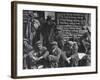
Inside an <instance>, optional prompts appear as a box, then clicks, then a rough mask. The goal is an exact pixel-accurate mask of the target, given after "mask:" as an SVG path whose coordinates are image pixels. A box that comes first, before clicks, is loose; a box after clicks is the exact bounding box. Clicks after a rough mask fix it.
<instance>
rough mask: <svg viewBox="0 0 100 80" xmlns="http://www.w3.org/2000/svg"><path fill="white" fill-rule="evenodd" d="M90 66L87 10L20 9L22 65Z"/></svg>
mask: <svg viewBox="0 0 100 80" xmlns="http://www.w3.org/2000/svg"><path fill="white" fill-rule="evenodd" d="M77 66H91V14H90V13H73V12H52V11H49V12H48V11H34V10H23V69H41V68H59V67H77Z"/></svg>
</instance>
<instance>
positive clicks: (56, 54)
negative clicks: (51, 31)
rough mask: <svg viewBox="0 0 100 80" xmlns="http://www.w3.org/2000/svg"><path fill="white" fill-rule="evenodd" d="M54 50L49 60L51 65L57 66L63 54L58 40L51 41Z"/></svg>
mask: <svg viewBox="0 0 100 80" xmlns="http://www.w3.org/2000/svg"><path fill="white" fill-rule="evenodd" d="M51 46H52V48H51V49H52V50H51V53H50V55H49V62H50V67H53V68H57V67H58V64H59V59H60V56H61V49H60V48H59V47H58V44H57V42H56V41H54V42H51Z"/></svg>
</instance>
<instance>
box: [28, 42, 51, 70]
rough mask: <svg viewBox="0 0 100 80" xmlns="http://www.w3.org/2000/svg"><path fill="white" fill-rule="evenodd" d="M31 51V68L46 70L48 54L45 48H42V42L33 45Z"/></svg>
mask: <svg viewBox="0 0 100 80" xmlns="http://www.w3.org/2000/svg"><path fill="white" fill-rule="evenodd" d="M35 45H36V46H35V48H34V50H33V51H31V52H30V53H29V56H30V57H31V59H32V61H33V62H32V66H33V67H36V68H46V67H48V60H47V59H48V56H49V52H48V50H47V48H46V47H43V45H42V42H41V41H38V42H36V44H35Z"/></svg>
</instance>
